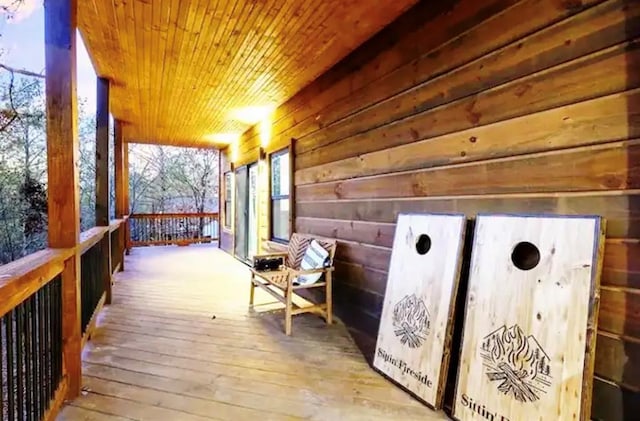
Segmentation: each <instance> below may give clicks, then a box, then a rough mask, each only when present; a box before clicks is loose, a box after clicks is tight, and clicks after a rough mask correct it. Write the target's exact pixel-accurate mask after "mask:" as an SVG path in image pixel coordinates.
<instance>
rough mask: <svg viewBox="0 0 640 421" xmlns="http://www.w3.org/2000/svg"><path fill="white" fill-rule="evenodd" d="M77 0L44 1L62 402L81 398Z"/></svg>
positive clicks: (51, 238) (52, 244) (51, 237)
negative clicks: (60, 255) (61, 255)
mask: <svg viewBox="0 0 640 421" xmlns="http://www.w3.org/2000/svg"><path fill="white" fill-rule="evenodd" d="M77 8H78V1H77V0H68V1H55V0H46V1H45V2H44V11H45V13H44V28H45V31H44V33H45V81H46V83H45V85H46V101H47V107H46V115H47V175H48V178H47V180H48V183H47V189H48V191H47V203H48V232H47V234H48V243H49V247H51V248H66V249H72V250H73V251H74V255H73V256H72V257H71V258H69V259H67V260H66V261H65V262H64V268H63V270H62V272H61V276H62V306H63V309H64V310H63V312H62V314H63V316H62V339H63V367H64V376H65V378H66V379H67V392H66V397H67V398H70V399H73V398H74V397H76V396H78V395H79V394H80V383H81V375H82V368H81V363H80V353H81V347H80V336H81V334H80V251H79V250H78V244H79V240H80V196H79V195H80V189H79V186H78V180H79V174H78V166H77V165H76V164H77V162H78V160H79V154H80V149H79V143H78V127H77V123H78V121H77V119H78V97H77V92H76V91H77V75H76V67H77V57H76V39H77V38H76V30H77Z"/></svg>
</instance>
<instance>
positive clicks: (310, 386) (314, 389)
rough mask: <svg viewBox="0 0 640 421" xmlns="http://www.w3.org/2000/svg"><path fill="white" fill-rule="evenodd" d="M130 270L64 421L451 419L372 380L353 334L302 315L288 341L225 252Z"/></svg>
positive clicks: (178, 255) (174, 252)
mask: <svg viewBox="0 0 640 421" xmlns="http://www.w3.org/2000/svg"><path fill="white" fill-rule="evenodd" d="M169 262H170V264H168V263H169ZM127 267H128V268H129V270H128V271H126V272H120V273H119V274H118V275H117V276H118V282H117V283H116V284H115V287H114V303H113V304H112V305H111V306H109V307H107V308H105V309H104V310H103V311H102V312H101V314H100V317H98V319H97V328H96V330H95V332H94V334H93V336H92V340H91V341H89V342H88V344H87V348H86V352H85V353H84V361H83V362H84V368H85V370H84V379H83V381H84V384H85V385H86V386H87V391H86V393H85V394H83V395H82V396H81V397H79V398H78V399H76V400H74V401H73V402H71V403H70V404H69V405H70V406H67V407H65V408H64V409H63V411H62V413H61V414H60V416H59V418H58V419H60V420H73V421H76V420H78V419H81V418H74V417H75V416H76V414H78V412H79V411H78V408H80V409H81V410H82V411H80V413H82V414H83V415H86V416H87V417H89V418H88V419H114V420H118V419H121V418H124V419H154V420H156V419H157V420H174V419H179V420H205V419H206V420H208V419H214V420H231V419H239V420H242V419H258V418H259V419H274V420H276V419H277V420H289V419H291V420H293V419H305V418H313V417H320V418H323V419H345V420H363V419H366V420H384V419H389V418H393V419H403V420H416V421H417V420H445V419H446V416H445V415H444V414H442V413H441V412H434V411H431V410H430V409H428V408H426V407H424V405H422V404H420V403H418V402H416V401H415V400H414V399H412V398H411V397H409V396H408V395H406V394H405V393H404V392H402V391H400V390H398V389H397V388H396V387H395V386H393V385H392V384H391V383H389V382H388V381H386V380H385V379H384V378H383V377H382V376H380V375H379V374H377V373H375V372H374V371H373V370H371V368H370V366H369V365H368V364H367V362H366V361H365V359H364V358H362V356H361V355H360V353H359V351H358V349H357V348H356V346H355V344H354V343H353V340H352V339H351V338H350V337H349V334H348V332H347V330H346V329H345V327H344V326H343V325H342V324H333V325H332V326H329V327H327V326H326V325H325V324H324V322H323V321H322V320H320V319H318V318H317V317H314V316H312V315H301V316H298V317H299V319H298V321H297V322H296V331H295V334H294V335H293V336H291V337H287V336H286V335H284V333H283V332H282V326H283V320H282V313H281V309H280V307H279V306H274V304H273V299H272V298H271V297H270V296H269V295H268V294H265V293H263V292H262V291H260V290H259V291H257V292H256V309H255V311H249V309H248V306H247V296H248V293H249V291H248V289H249V282H248V281H249V276H250V274H249V270H248V268H247V267H246V266H245V265H243V264H241V263H239V262H237V261H236V260H235V259H233V258H232V257H231V256H229V255H227V254H226V253H224V252H222V251H220V250H218V249H216V248H215V247H213V246H197V247H194V246H190V247H185V248H176V247H153V248H140V249H137V248H136V249H134V250H133V251H132V253H131V255H130V256H128V257H127ZM159 268H161V269H162V270H160V271H159V270H158V269H159ZM212 314H215V316H216V317H215V319H212ZM300 373H304V376H301V375H300ZM83 411H84V412H83ZM105 417H113V418H105ZM118 417H121V418H118Z"/></svg>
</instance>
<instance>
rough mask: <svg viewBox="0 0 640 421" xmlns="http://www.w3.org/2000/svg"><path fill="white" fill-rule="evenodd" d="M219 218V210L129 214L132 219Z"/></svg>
mask: <svg viewBox="0 0 640 421" xmlns="http://www.w3.org/2000/svg"><path fill="white" fill-rule="evenodd" d="M207 217H210V218H217V217H218V213H217V212H203V213H133V214H131V215H129V218H130V219H146V218H207Z"/></svg>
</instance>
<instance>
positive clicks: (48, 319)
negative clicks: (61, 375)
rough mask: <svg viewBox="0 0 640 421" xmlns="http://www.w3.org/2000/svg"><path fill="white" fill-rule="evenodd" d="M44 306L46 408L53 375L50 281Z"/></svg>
mask: <svg viewBox="0 0 640 421" xmlns="http://www.w3.org/2000/svg"><path fill="white" fill-rule="evenodd" d="M44 308H45V310H44V311H45V315H46V316H45V317H46V319H45V325H44V335H45V353H44V354H45V370H46V371H45V391H46V392H45V397H46V400H45V402H46V408H47V409H49V403H50V401H51V379H52V377H53V375H52V374H53V373H52V368H53V367H52V362H53V361H51V283H48V284H47V285H45V287H44Z"/></svg>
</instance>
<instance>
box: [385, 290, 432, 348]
mask: <svg viewBox="0 0 640 421" xmlns="http://www.w3.org/2000/svg"><path fill="white" fill-rule="evenodd" d="M429 319H430V316H429V310H427V306H426V305H425V303H424V301H422V300H421V299H420V298H418V297H417V296H416V295H415V294H411V295H407V296H405V297H404V298H403V299H402V300H400V301H399V302H398V303H397V304H396V305H395V306H394V307H393V332H394V333H395V334H396V336H397V337H398V338H399V339H400V342H402V344H403V345H407V346H409V348H419V347H421V346H422V344H423V343H424V341H425V340H426V339H427V335H428V334H429V325H430V320H429Z"/></svg>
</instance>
